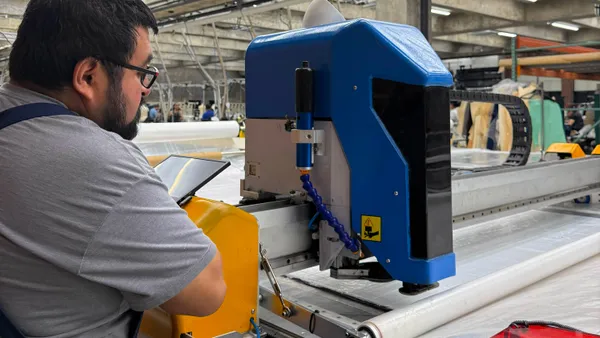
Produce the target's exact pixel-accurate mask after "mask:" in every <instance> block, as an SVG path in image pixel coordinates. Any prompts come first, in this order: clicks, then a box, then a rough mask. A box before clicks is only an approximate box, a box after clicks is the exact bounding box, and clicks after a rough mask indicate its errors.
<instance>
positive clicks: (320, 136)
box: [291, 129, 325, 156]
mask: <svg viewBox="0 0 600 338" xmlns="http://www.w3.org/2000/svg"><path fill="white" fill-rule="evenodd" d="M291 137H292V143H294V144H298V143H303V144H314V145H315V147H314V149H315V154H316V155H318V156H322V155H323V154H324V147H323V143H324V142H325V131H324V130H315V129H312V130H300V129H294V130H292V132H291Z"/></svg>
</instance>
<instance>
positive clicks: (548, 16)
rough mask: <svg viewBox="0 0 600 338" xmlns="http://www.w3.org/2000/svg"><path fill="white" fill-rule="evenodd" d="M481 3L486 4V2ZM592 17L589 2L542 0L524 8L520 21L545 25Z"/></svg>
mask: <svg viewBox="0 0 600 338" xmlns="http://www.w3.org/2000/svg"><path fill="white" fill-rule="evenodd" d="M482 2H484V3H486V4H487V2H488V1H482ZM594 16H595V13H594V5H593V2H592V1H590V0H568V1H565V0H544V1H538V2H536V3H535V4H531V5H528V6H526V8H525V20H521V21H526V22H529V23H534V22H538V23H546V22H548V21H565V20H573V19H582V18H589V17H594Z"/></svg>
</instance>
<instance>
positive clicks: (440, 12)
mask: <svg viewBox="0 0 600 338" xmlns="http://www.w3.org/2000/svg"><path fill="white" fill-rule="evenodd" d="M451 13H452V12H450V11H449V10H447V9H445V8H440V7H433V6H432V7H431V14H437V15H443V16H448V15H450V14H451Z"/></svg>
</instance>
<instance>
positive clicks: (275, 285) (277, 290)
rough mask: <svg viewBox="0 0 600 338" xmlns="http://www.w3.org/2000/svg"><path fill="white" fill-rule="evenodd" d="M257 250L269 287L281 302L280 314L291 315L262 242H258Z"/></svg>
mask: <svg viewBox="0 0 600 338" xmlns="http://www.w3.org/2000/svg"><path fill="white" fill-rule="evenodd" d="M259 251H260V263H261V265H262V267H263V269H264V270H265V273H266V274H267V278H269V283H271V287H272V288H273V291H274V292H275V295H276V296H277V298H279V301H280V302H281V308H282V309H283V311H282V312H281V314H282V315H283V316H284V317H289V316H291V315H292V310H291V309H290V308H289V307H288V306H287V305H285V301H284V300H283V292H281V287H280V286H279V283H277V278H275V274H274V273H273V268H271V263H269V260H268V259H267V250H265V249H263V246H262V243H260V244H259Z"/></svg>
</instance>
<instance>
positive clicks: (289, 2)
mask: <svg viewBox="0 0 600 338" xmlns="http://www.w3.org/2000/svg"><path fill="white" fill-rule="evenodd" d="M309 1H310V0H281V1H277V0H275V1H273V2H271V3H268V4H263V5H258V6H256V7H251V8H244V9H243V10H236V9H232V10H231V11H230V12H228V13H223V14H217V15H213V16H207V17H202V18H198V19H195V20H190V21H188V22H187V23H188V25H190V24H192V23H193V24H198V25H207V24H212V23H216V22H220V21H224V20H229V19H237V18H241V17H242V12H243V14H244V15H255V14H259V13H263V12H269V11H273V10H276V9H280V8H285V7H288V6H293V5H298V4H301V3H305V2H309ZM165 27H168V28H169V29H180V28H184V24H183V23H177V24H173V25H168V26H165Z"/></svg>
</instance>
